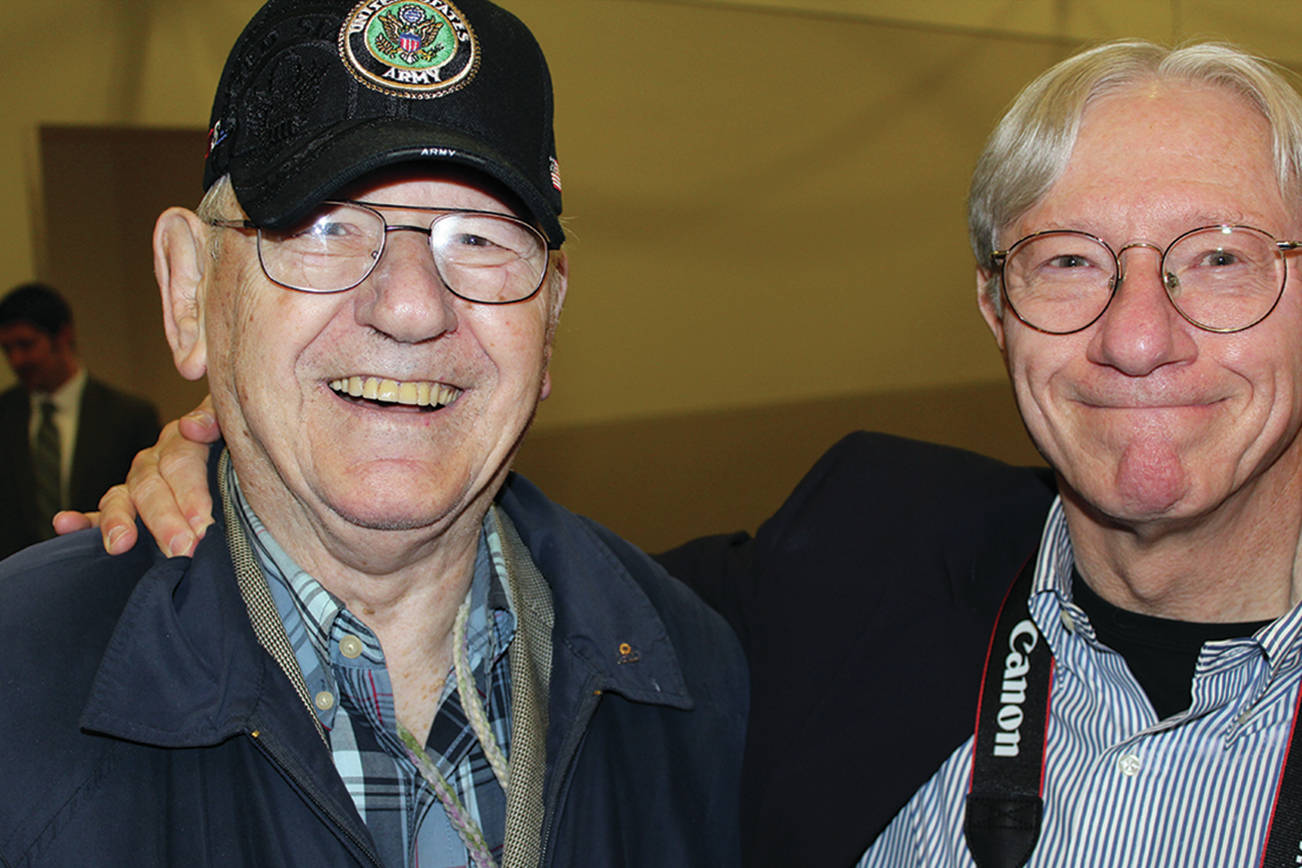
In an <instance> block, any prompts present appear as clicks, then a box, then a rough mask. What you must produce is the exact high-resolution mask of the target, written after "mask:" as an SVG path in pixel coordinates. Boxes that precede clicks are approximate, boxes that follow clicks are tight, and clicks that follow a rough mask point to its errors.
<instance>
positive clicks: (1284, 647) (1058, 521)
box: [1031, 497, 1302, 671]
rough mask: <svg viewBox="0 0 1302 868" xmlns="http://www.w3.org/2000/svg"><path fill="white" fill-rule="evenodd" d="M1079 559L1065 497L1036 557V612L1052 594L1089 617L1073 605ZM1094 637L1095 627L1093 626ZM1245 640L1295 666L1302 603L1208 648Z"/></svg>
mask: <svg viewBox="0 0 1302 868" xmlns="http://www.w3.org/2000/svg"><path fill="white" fill-rule="evenodd" d="M1075 561H1076V556H1075V552H1074V551H1073V549H1072V544H1071V535H1070V533H1068V530H1067V517H1066V513H1065V512H1064V511H1063V507H1062V498H1061V497H1056V498H1054V501H1053V505H1052V506H1051V507H1049V516H1048V518H1047V519H1046V520H1045V523H1044V532H1043V534H1042V535H1041V537H1040V549H1039V552H1038V553H1037V555H1036V563H1035V581H1034V583H1033V584H1032V588H1031V601H1032V611H1035V609H1036V608H1037V605H1036V601H1037V598H1039V597H1041V595H1049V596H1051V597H1052V598H1053V599H1054V601H1055V602H1056V604H1057V605H1056V606H1055V607H1054V608H1059V609H1060V608H1061V607H1065V606H1068V605H1070V606H1071V608H1070V615H1069V616H1068V617H1069V618H1071V619H1072V620H1076V621H1079V620H1080V619H1082V618H1083V619H1085V624H1088V617H1087V616H1086V615H1085V614H1084V612H1083V611H1082V610H1081V609H1080V607H1078V606H1076V605H1074V604H1072V602H1071V601H1072V593H1071V581H1072V571H1073V568H1074V566H1075ZM1088 629H1089V633H1090V635H1092V634H1093V628H1092V627H1089V628H1088ZM1245 641H1250V642H1253V643H1255V644H1257V645H1259V646H1260V647H1261V649H1262V652H1263V653H1264V654H1265V655H1266V658H1267V660H1269V661H1270V668H1271V670H1272V671H1278V670H1279V669H1280V668H1281V667H1283V666H1289V665H1292V664H1293V663H1295V662H1296V661H1297V659H1298V657H1299V655H1300V654H1302V603H1299V604H1298V605H1296V606H1294V607H1293V608H1292V609H1291V610H1290V611H1289V612H1288V613H1287V614H1285V615H1282V616H1280V617H1279V618H1276V619H1275V620H1273V621H1271V622H1270V623H1269V624H1267V625H1266V626H1264V627H1262V628H1260V629H1259V630H1257V631H1256V632H1255V633H1253V635H1252V636H1251V638H1250V639H1226V640H1222V641H1220V642H1209V643H1207V645H1208V646H1219V645H1222V644H1225V645H1226V646H1227V647H1228V646H1230V645H1234V644H1239V643H1242V642H1245Z"/></svg>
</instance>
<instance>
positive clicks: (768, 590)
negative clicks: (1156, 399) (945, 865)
mask: <svg viewBox="0 0 1302 868" xmlns="http://www.w3.org/2000/svg"><path fill="white" fill-rule="evenodd" d="M1052 496H1053V491H1052V480H1051V478H1050V477H1049V476H1048V472H1047V471H1045V470H1039V471H1037V470H1031V469H1027V468H1014V467H1009V466H1008V465H1005V464H1002V463H1000V462H997V461H994V460H992V459H989V458H985V457H983V456H979V455H975V454H973V453H969V452H964V451H962V450H958V449H952V448H949V447H942V446H936V445H933V444H928V443H920V442H916V441H910V440H903V439H900V438H896V437H890V436H886V435H881V434H868V433H863V432H860V433H856V434H852V435H850V436H849V437H847V438H845V439H844V440H842V441H841V442H839V443H838V444H836V445H835V446H834V447H833V448H832V449H831V450H829V451H828V452H827V453H826V454H825V455H824V456H823V457H822V458H821V459H820V460H819V461H818V463H817V464H816V465H815V466H814V468H813V469H812V470H811V471H810V472H809V474H808V475H807V476H806V477H805V478H804V479H803V480H801V482H800V483H799V484H798V485H797V486H796V489H795V491H793V492H792V494H791V496H790V498H788V500H787V501H786V503H784V504H783V505H782V507H781V508H779V510H778V511H777V512H776V513H775V514H774V515H773V517H772V518H770V519H769V520H768V521H766V522H765V523H764V524H763V525H761V526H760V528H759V530H758V531H757V532H756V533H755V535H754V536H753V537H750V536H748V535H746V534H731V535H726V536H716V537H706V538H704V539H701V540H696V541H693V542H691V543H688V544H687V545H685V546H682V547H680V548H678V549H675V550H674V551H671V552H667V553H665V554H664V555H661V556H660V558H659V559H660V560H661V562H662V563H663V564H665V566H666V567H667V569H669V571H670V572H671V573H673V574H675V575H677V576H679V577H680V578H681V579H683V580H684V581H685V582H687V583H688V584H690V585H691V586H692V587H694V588H695V589H696V590H697V591H698V592H699V593H701V594H702V596H704V597H705V598H706V600H707V601H709V602H710V604H711V605H712V606H714V607H715V608H716V609H718V610H719V611H720V612H721V613H723V614H724V616H725V617H726V618H727V619H728V620H729V621H730V622H731V623H732V625H733V627H734V629H735V630H736V632H737V634H738V636H739V638H740V639H741V641H742V644H743V647H744V648H745V651H746V654H747V658H748V660H749V665H750V673H751V723H750V729H749V737H748V742H747V748H746V750H747V753H746V760H745V771H744V773H743V788H744V792H743V798H742V804H743V811H744V812H745V813H744V815H743V838H744V847H745V850H744V852H745V854H746V856H747V864H750V865H773V866H790V865H842V864H852V863H853V862H854V860H855V859H856V858H857V857H858V855H859V854H860V853H861V852H862V851H863V850H864V848H865V847H866V846H867V844H868V843H869V842H871V841H872V840H873V839H874V838H876V836H877V835H878V833H879V832H880V831H881V829H882V828H883V827H884V826H885V825H886V824H887V823H888V822H889V821H890V819H891V817H892V816H894V814H895V813H896V812H897V811H898V810H899V808H900V807H901V806H902V805H903V804H904V803H905V802H906V801H907V800H908V798H909V797H910V796H911V795H912V793H913V791H914V790H915V789H916V788H917V787H918V786H919V785H921V784H922V783H923V782H925V781H926V780H927V779H928V778H929V777H930V776H931V774H933V773H934V771H935V770H936V768H937V767H939V765H940V764H941V762H943V760H944V759H945V758H946V757H947V756H948V755H949V754H950V753H951V752H952V751H953V750H954V749H955V748H957V747H958V746H959V745H960V744H962V743H963V742H964V741H965V740H966V738H967V737H968V736H969V735H970V734H971V730H972V721H973V717H974V715H975V708H976V704H975V703H976V694H977V689H978V680H979V676H980V670H981V664H982V662H983V661H984V657H985V649H986V646H987V644H988V636H989V629H990V625H991V624H992V622H993V618H994V615H995V613H996V611H997V609H998V605H999V602H1000V600H1001V599H1002V597H1003V593H1004V591H1005V590H1006V589H1007V587H1008V585H1009V584H1011V582H1012V580H1013V578H1014V577H1015V574H1016V572H1017V570H1018V569H1020V567H1021V565H1022V563H1023V562H1024V561H1025V559H1026V558H1027V557H1028V556H1029V555H1030V553H1031V552H1032V550H1033V549H1034V547H1035V544H1036V542H1037V540H1038V538H1039V533H1040V529H1041V526H1042V524H1043V521H1044V515H1045V512H1046V510H1047V508H1048V504H1049V502H1050V501H1051V499H1052Z"/></svg>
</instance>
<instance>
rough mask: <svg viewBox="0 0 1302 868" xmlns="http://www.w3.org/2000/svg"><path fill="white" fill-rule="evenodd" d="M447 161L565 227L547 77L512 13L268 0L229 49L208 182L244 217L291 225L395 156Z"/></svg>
mask: <svg viewBox="0 0 1302 868" xmlns="http://www.w3.org/2000/svg"><path fill="white" fill-rule="evenodd" d="M422 160H432V161H439V162H447V163H455V164H458V165H461V166H466V167H468V168H470V169H473V170H475V171H478V172H482V173H484V174H485V175H488V176H489V177H490V178H492V179H494V180H496V181H498V182H499V183H501V184H503V185H504V186H505V187H506V188H507V189H508V190H510V191H511V192H512V193H513V194H515V196H517V197H518V198H519V199H520V201H521V202H522V203H523V205H524V207H525V208H527V209H528V211H529V212H530V215H531V216H532V217H533V218H534V219H535V220H536V221H537V222H538V225H539V226H540V227H541V228H542V230H543V234H545V235H546V236H547V240H548V244H549V245H550V246H551V247H552V248H553V249H555V248H558V247H560V246H561V243H562V242H563V241H564V240H565V233H564V232H563V231H562V230H561V225H560V221H559V220H558V217H559V215H560V213H561V181H560V169H559V167H558V164H557V162H556V145H555V137H554V135H553V132H552V85H551V75H550V74H549V73H548V71H547V61H546V60H545V59H544V58H543V54H542V49H541V48H540V47H539V46H538V42H537V40H535V39H534V37H533V34H532V33H530V32H529V30H528V28H526V27H525V26H524V24H523V23H521V21H520V20H519V19H518V18H516V17H515V16H514V15H512V14H511V13H510V12H507V11H506V10H505V9H502V8H501V7H499V6H495V5H494V4H492V3H489V2H487V0H361V2H358V0H270V2H268V3H267V4H266V5H265V6H263V7H262V8H261V9H259V10H258V12H257V14H256V15H254V16H253V20H251V21H250V22H249V24H248V26H246V27H245V28H244V32H243V33H241V34H240V37H239V39H237V40H236V42H235V47H234V48H232V49H231V53H230V56H229V57H227V59H226V67H225V69H224V70H223V71H222V77H221V82H220V84H219V85H218V86H217V96H216V99H215V100H214V101H213V110H212V121H211V124H210V130H209V143H208V158H207V160H206V162H205V164H204V177H203V186H204V189H205V190H207V189H208V188H209V187H211V186H212V185H213V183H215V182H216V181H217V180H218V179H219V178H220V177H222V176H223V175H226V174H229V175H230V177H231V183H232V185H233V186H234V188H235V195H236V196H237V197H238V198H239V201H240V204H241V205H242V206H243V207H244V210H245V212H246V213H247V214H248V215H249V218H250V219H251V220H253V222H255V223H257V224H258V225H260V226H265V227H267V228H271V229H276V228H283V227H286V226H289V225H292V224H293V223H295V222H296V221H297V220H299V219H301V218H302V217H304V216H306V215H307V213H308V212H309V211H310V210H311V209H312V208H314V207H315V206H316V205H318V204H319V203H320V202H321V201H322V200H323V199H326V198H329V197H330V196H331V195H333V194H334V193H335V191H337V190H338V189H339V188H340V187H342V186H344V185H345V184H348V183H349V182H351V181H353V180H356V179H357V178H359V177H361V176H362V175H365V174H366V173H368V172H371V171H374V170H375V169H378V168H381V167H383V166H389V165H393V164H395V163H405V162H412V161H422Z"/></svg>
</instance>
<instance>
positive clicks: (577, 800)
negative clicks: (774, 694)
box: [0, 477, 747, 868]
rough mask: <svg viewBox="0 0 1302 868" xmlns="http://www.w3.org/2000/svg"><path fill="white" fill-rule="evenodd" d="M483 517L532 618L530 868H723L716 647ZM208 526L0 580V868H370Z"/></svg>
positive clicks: (737, 712) (605, 575) (690, 611)
mask: <svg viewBox="0 0 1302 868" xmlns="http://www.w3.org/2000/svg"><path fill="white" fill-rule="evenodd" d="M214 490H215V489H214ZM499 503H500V505H501V506H502V507H503V508H504V509H505V511H506V512H507V514H508V515H510V516H511V518H512V520H513V521H514V524H515V526H516V528H517V529H518V531H519V532H520V536H521V538H522V539H523V540H524V542H525V544H526V546H527V547H528V548H529V550H530V552H531V554H532V556H533V559H534V562H535V563H536V565H537V566H538V568H539V570H540V571H541V573H542V574H543V576H544V577H545V578H546V579H547V581H548V584H549V585H550V587H551V590H552V596H553V606H554V609H555V619H556V620H555V630H554V631H553V662H552V674H551V689H550V700H549V716H550V721H549V727H548V732H547V770H546V779H545V783H544V786H545V793H546V799H545V809H546V816H545V819H544V822H543V835H544V841H545V844H544V846H545V851H544V859H543V864H545V865H556V866H625V865H627V866H647V868H660V866H669V865H675V866H678V865H701V866H705V865H710V866H714V865H732V864H736V863H737V861H738V847H739V841H738V834H737V831H736V827H737V813H738V804H737V798H738V797H737V780H738V777H739V774H740V765H741V751H742V743H743V738H744V734H745V715H746V704H747V685H746V672H745V663H744V660H743V658H742V655H741V651H740V649H739V647H738V645H737V642H736V640H735V638H734V636H733V635H732V632H731V631H730V630H729V628H728V627H727V625H726V624H725V623H724V622H723V621H722V619H720V618H719V617H718V616H717V615H715V614H714V613H713V612H711V611H710V610H709V609H707V608H706V607H705V606H704V605H703V604H702V603H701V602H700V601H699V600H698V599H697V598H696V597H695V596H694V595H693V594H692V593H691V592H690V591H688V590H687V589H686V588H685V587H683V586H682V585H680V584H679V583H677V582H676V581H674V580H672V579H669V578H668V577H667V576H666V575H665V574H664V573H663V571H662V570H660V568H659V567H657V566H656V565H655V564H654V563H653V562H651V561H650V560H649V559H648V558H647V557H646V556H645V555H642V554H641V553H640V552H638V551H636V550H635V549H634V548H632V547H631V546H629V545H628V544H626V543H624V542H623V541H621V540H619V539H618V538H616V537H615V536H614V535H613V534H611V533H610V532H609V531H606V530H604V529H603V528H601V527H599V526H597V525H596V524H594V523H592V522H590V521H588V520H586V519H582V518H579V517H577V516H574V515H573V514H571V513H569V512H567V511H566V510H564V509H562V508H560V507H558V506H556V505H554V504H552V503H550V502H549V501H547V500H546V499H545V498H544V497H543V496H542V494H541V493H540V492H538V490H537V489H535V488H534V487H533V486H532V485H530V484H529V483H528V482H526V481H525V480H523V479H521V478H519V477H513V478H511V479H510V480H509V481H508V482H507V484H506V486H505V487H504V489H503V491H502V493H501V494H500V496H499ZM218 512H219V514H218V517H217V518H218V524H217V525H215V526H213V527H212V528H210V529H209V531H208V533H207V535H206V537H205V538H204V540H203V542H202V543H201V544H200V546H199V549H198V551H197V552H196V554H195V556H194V558H193V560H191V559H186V558H174V559H171V560H167V559H165V558H163V557H162V555H161V554H160V553H159V552H158V550H157V549H156V548H155V547H154V546H153V545H152V544H151V543H149V542H145V543H143V544H141V545H137V546H136V547H135V549H134V550H133V551H131V552H130V553H129V554H126V555H123V556H120V557H116V558H111V557H108V556H106V555H104V553H103V551H102V549H101V546H100V542H99V537H98V535H97V534H95V533H90V532H88V533H82V534H76V535H73V536H70V537H64V538H60V539H56V540H53V541H51V542H49V543H45V544H42V545H40V546H36V547H34V548H30V549H27V550H25V551H23V552H21V553H19V554H18V555H16V556H14V557H13V558H10V559H9V560H7V561H5V562H4V563H3V564H2V565H0V623H2V624H3V630H2V631H0V635H3V636H4V637H5V638H6V640H7V648H6V649H5V650H3V651H0V692H2V695H3V696H4V697H5V709H6V710H5V715H4V726H3V733H2V735H3V737H2V738H0V769H3V776H4V783H5V795H4V797H3V798H0V864H3V865H6V866H18V865H24V866H26V865H42V866H72V865H76V866H85V865H132V866H153V865H158V866H162V865H167V866H186V868H191V866H204V865H220V866H234V865H257V866H277V865H302V866H312V868H326V866H343V865H350V866H351V865H374V864H378V863H377V862H376V859H375V856H374V847H373V845H372V843H371V839H370V835H369V833H368V831H367V829H366V827H365V826H364V825H363V823H362V822H361V820H360V818H359V817H358V815H357V812H356V810H355V809H354V807H353V804H352V801H351V799H350V798H349V796H348V794H347V792H346V791H345V789H344V786H343V783H342V782H341V780H340V778H339V775H338V774H337V773H336V772H335V769H334V766H333V763H332V761H331V757H330V754H329V753H328V751H327V750H326V749H325V747H324V746H323V745H322V744H321V741H320V738H319V737H318V735H317V733H316V731H315V729H314V728H313V724H312V721H311V720H310V719H309V717H308V715H307V713H306V711H305V710H304V709H303V707H302V705H301V704H300V702H299V700H298V699H297V697H296V696H295V694H294V692H293V689H292V688H291V686H290V684H289V682H288V681H287V679H286V678H285V677H284V675H283V674H282V673H281V672H280V671H279V669H278V668H277V666H276V664H275V663H274V662H273V661H272V659H271V658H270V657H269V656H268V655H267V654H266V653H265V652H264V651H263V650H262V649H261V647H260V646H259V645H258V644H257V641H256V639H255V637H254V635H253V632H252V629H251V627H250V626H249V620H248V614H247V612H246V611H245V609H244V603H243V601H242V598H241V597H240V594H239V591H238V588H237V587H236V585H235V582H234V578H233V571H232V567H231V563H230V556H229V554H228V551H227V547H226V543H225V531H224V528H223V527H222V526H221V516H220V510H219V511H218ZM142 539H144V540H148V535H147V534H144V533H142ZM622 643H628V644H629V645H631V646H632V647H633V648H636V649H638V650H639V652H640V659H639V660H638V661H637V662H636V664H633V665H621V664H620V663H619V653H618V649H619V647H620V645H621V644H622Z"/></svg>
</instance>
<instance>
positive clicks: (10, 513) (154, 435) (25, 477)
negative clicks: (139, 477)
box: [0, 377, 158, 557]
mask: <svg viewBox="0 0 1302 868" xmlns="http://www.w3.org/2000/svg"><path fill="white" fill-rule="evenodd" d="M30 419H31V401H30V400H29V398H28V395H27V390H26V389H24V388H23V387H22V386H15V387H13V388H12V389H9V390H7V391H5V392H4V393H3V394H0V557H7V556H8V555H11V554H13V553H14V552H16V551H18V550H19V549H21V548H25V547H27V546H29V545H31V544H32V543H34V542H38V541H39V540H40V539H41V538H42V537H41V529H42V528H43V527H44V526H45V524H46V522H47V521H48V520H49V517H48V516H38V515H37V514H36V499H35V481H34V479H33V477H32V458H31V444H30V441H29V440H28V434H27V431H28V424H29V421H30ZM157 439H158V411H157V410H156V409H155V408H154V405H153V404H150V403H149V402H148V401H146V400H144V399H143V398H137V397H136V396H134V395H128V394H127V393H125V392H120V391H118V390H117V389H114V388H112V387H111V386H108V385H106V384H105V383H102V382H100V381H99V380H96V379H95V378H93V377H91V378H88V379H87V380H86V389H85V391H83V392H82V395H81V416H80V421H79V422H78V426H77V439H76V444H75V446H74V449H73V455H72V470H71V478H70V479H69V480H68V496H69V501H70V502H69V506H70V507H71V508H72V509H79V510H82V511H86V510H92V509H96V508H97V507H98V505H99V499H100V496H101V495H103V494H104V492H105V491H106V490H108V488H109V486H111V485H114V484H116V483H119V482H121V481H123V480H124V479H125V478H126V473H127V468H129V467H130V466H131V459H132V458H133V457H134V456H135V454H136V453H137V452H139V451H140V450H141V449H143V448H145V447H146V446H150V445H152V444H153V442H154V441H155V440H157Z"/></svg>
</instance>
